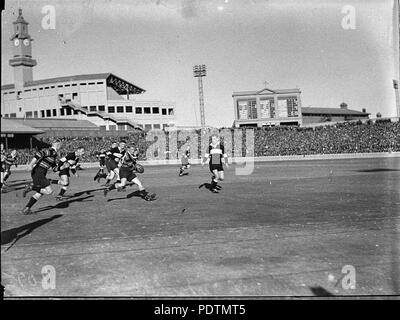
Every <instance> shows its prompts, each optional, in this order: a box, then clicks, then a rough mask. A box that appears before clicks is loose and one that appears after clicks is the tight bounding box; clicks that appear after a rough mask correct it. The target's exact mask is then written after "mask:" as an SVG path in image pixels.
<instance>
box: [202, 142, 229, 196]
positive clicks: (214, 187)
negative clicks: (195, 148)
mask: <svg viewBox="0 0 400 320" xmlns="http://www.w3.org/2000/svg"><path fill="white" fill-rule="evenodd" d="M207 160H209V168H210V171H211V173H212V174H213V175H212V177H211V191H212V192H214V193H218V190H221V189H222V187H221V186H220V185H218V181H223V180H224V167H223V164H225V165H226V167H227V168H229V165H228V156H227V154H226V153H225V148H224V145H223V144H221V142H220V139H219V137H218V136H216V135H213V136H212V137H211V143H210V145H209V146H208V150H207V152H206V153H205V155H204V157H203V158H202V160H201V165H202V166H204V164H205V163H206V162H207Z"/></svg>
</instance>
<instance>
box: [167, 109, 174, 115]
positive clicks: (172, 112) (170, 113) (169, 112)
mask: <svg viewBox="0 0 400 320" xmlns="http://www.w3.org/2000/svg"><path fill="white" fill-rule="evenodd" d="M168 115H169V116H173V115H174V109H173V108H168Z"/></svg>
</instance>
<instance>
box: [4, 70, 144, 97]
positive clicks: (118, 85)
mask: <svg viewBox="0 0 400 320" xmlns="http://www.w3.org/2000/svg"><path fill="white" fill-rule="evenodd" d="M101 79H103V80H106V81H107V85H108V86H110V87H112V88H113V89H114V90H115V91H117V92H118V94H126V89H127V88H129V94H138V93H143V92H145V91H146V90H144V89H142V88H140V87H138V86H136V85H134V84H132V83H130V82H128V81H126V80H123V79H122V78H120V77H117V76H116V75H114V74H112V73H93V74H80V75H73V76H66V77H57V78H49V79H42V80H33V81H27V82H25V87H33V86H40V85H46V84H53V83H59V82H72V81H85V80H101ZM14 87H15V86H14V84H6V85H2V86H1V90H10V89H14Z"/></svg>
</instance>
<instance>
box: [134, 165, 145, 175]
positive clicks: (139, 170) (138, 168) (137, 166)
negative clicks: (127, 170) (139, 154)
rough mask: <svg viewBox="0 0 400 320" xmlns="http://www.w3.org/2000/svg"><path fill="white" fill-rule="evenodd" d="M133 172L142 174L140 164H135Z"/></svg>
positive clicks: (142, 170) (142, 169)
mask: <svg viewBox="0 0 400 320" xmlns="http://www.w3.org/2000/svg"><path fill="white" fill-rule="evenodd" d="M135 170H136V172H138V173H143V172H144V168H143V166H142V165H141V164H139V163H136V166H135Z"/></svg>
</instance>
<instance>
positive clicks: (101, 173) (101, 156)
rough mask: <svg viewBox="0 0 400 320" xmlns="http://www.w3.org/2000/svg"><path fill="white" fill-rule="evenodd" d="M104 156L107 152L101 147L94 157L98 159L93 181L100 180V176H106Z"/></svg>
mask: <svg viewBox="0 0 400 320" xmlns="http://www.w3.org/2000/svg"><path fill="white" fill-rule="evenodd" d="M106 157H107V152H106V150H104V149H101V150H100V151H99V152H98V153H97V154H96V158H97V159H98V160H99V171H97V173H96V175H95V177H94V178H93V180H94V181H96V180H97V182H100V180H101V178H106V177H107V174H106V173H105V172H104V169H105V167H106Z"/></svg>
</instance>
